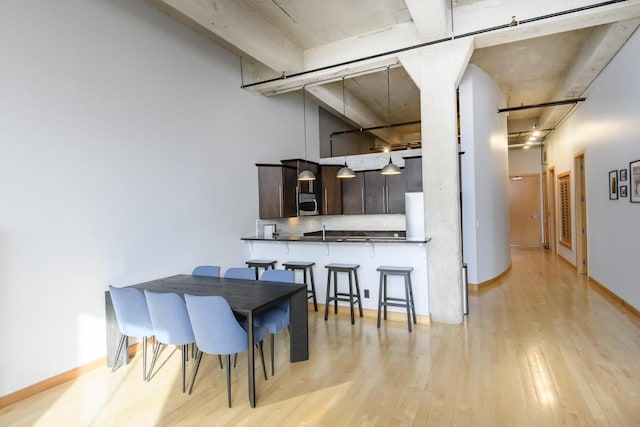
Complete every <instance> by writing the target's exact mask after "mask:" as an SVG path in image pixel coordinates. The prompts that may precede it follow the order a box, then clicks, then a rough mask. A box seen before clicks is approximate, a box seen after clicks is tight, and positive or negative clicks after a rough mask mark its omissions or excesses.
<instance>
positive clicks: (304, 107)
mask: <svg viewBox="0 0 640 427" xmlns="http://www.w3.org/2000/svg"><path fill="white" fill-rule="evenodd" d="M305 92H306V90H305V86H302V121H303V126H304V161H305V164H306V163H307V98H306V94H305Z"/></svg>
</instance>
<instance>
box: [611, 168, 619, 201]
mask: <svg viewBox="0 0 640 427" xmlns="http://www.w3.org/2000/svg"><path fill="white" fill-rule="evenodd" d="M609 200H618V170H617V169H616V170H614V171H611V172H609Z"/></svg>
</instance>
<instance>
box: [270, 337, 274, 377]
mask: <svg viewBox="0 0 640 427" xmlns="http://www.w3.org/2000/svg"><path fill="white" fill-rule="evenodd" d="M274 338H275V335H274V334H269V344H270V345H271V376H274V375H275V367H274V365H275V362H274V360H275V356H274V352H275V339H274Z"/></svg>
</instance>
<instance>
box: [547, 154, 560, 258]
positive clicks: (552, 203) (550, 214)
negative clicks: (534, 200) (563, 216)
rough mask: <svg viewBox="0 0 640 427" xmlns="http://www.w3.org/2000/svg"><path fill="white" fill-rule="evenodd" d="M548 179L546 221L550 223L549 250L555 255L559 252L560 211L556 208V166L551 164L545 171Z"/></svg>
mask: <svg viewBox="0 0 640 427" xmlns="http://www.w3.org/2000/svg"><path fill="white" fill-rule="evenodd" d="M545 174H546V177H547V181H546V182H545V183H544V188H545V192H547V202H548V205H547V206H545V207H544V209H545V218H544V220H545V222H546V223H548V225H546V227H548V229H549V242H548V243H549V250H550V251H551V253H552V254H553V255H555V254H557V253H558V241H557V239H556V236H557V235H558V234H557V230H556V224H557V220H556V218H557V216H558V212H557V210H556V206H557V202H556V193H557V192H556V167H555V166H550V167H549V168H548V169H547V170H546V171H545Z"/></svg>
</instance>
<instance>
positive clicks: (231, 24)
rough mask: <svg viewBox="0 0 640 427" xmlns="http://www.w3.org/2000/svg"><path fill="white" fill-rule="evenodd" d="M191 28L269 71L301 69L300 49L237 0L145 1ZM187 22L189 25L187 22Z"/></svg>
mask: <svg viewBox="0 0 640 427" xmlns="http://www.w3.org/2000/svg"><path fill="white" fill-rule="evenodd" d="M148 1H149V3H151V4H153V5H155V6H157V7H158V8H159V9H161V10H162V11H164V12H165V13H167V14H169V15H171V16H173V17H176V18H178V19H180V20H182V21H183V22H185V18H186V20H187V21H186V22H185V23H187V24H188V25H190V26H192V27H193V26H194V24H196V25H198V26H200V27H201V28H199V29H198V30H199V31H202V29H205V30H207V31H209V32H211V33H212V34H214V35H215V36H216V37H219V38H220V39H221V40H223V41H224V42H225V43H226V44H228V45H231V46H234V47H235V48H236V50H240V51H241V52H243V53H244V54H246V55H249V56H250V57H252V58H255V59H256V60H257V61H259V62H261V63H263V64H265V65H266V66H268V67H269V68H271V69H273V70H275V71H277V72H278V73H280V72H286V73H293V72H297V71H301V70H303V69H304V60H303V53H302V49H300V48H298V47H297V46H296V45H295V44H294V43H293V42H292V41H291V40H289V39H288V38H287V37H285V36H284V35H283V34H282V33H281V32H280V31H279V30H278V29H277V28H275V27H274V26H273V25H271V24H270V23H269V22H267V21H266V20H264V19H263V18H262V17H261V16H260V15H258V14H257V13H256V12H254V11H253V10H251V9H250V8H248V7H246V6H245V5H244V3H243V2H240V1H237V0H215V1H196V0H186V1H185V0H148ZM189 21H190V22H189Z"/></svg>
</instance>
